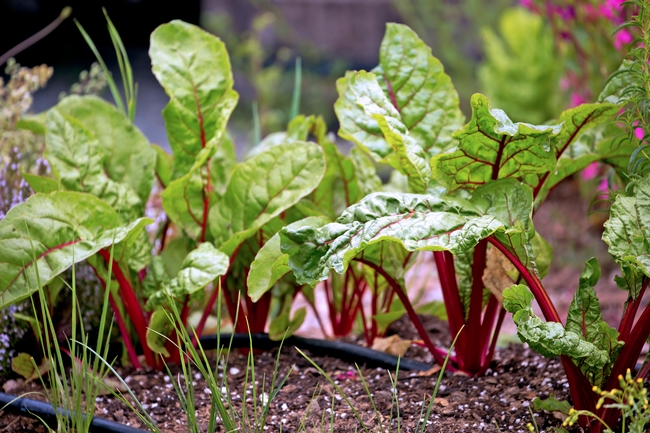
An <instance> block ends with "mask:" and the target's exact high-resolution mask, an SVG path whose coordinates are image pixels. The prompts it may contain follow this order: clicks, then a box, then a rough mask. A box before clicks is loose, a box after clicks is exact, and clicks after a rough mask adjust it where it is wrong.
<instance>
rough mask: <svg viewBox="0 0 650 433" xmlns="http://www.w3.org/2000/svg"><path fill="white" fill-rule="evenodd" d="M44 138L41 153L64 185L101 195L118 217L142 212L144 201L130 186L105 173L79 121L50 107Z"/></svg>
mask: <svg viewBox="0 0 650 433" xmlns="http://www.w3.org/2000/svg"><path fill="white" fill-rule="evenodd" d="M45 142H46V146H47V147H46V151H45V156H46V157H47V159H48V161H49V162H50V164H51V165H52V168H53V171H54V173H55V174H56V176H57V178H58V180H59V183H60V184H61V185H62V186H63V187H64V188H65V189H68V190H71V191H81V192H87V193H90V194H92V195H95V196H97V197H99V198H101V199H102V200H104V201H105V202H106V203H108V204H110V205H111V206H112V207H113V209H115V210H116V211H117V212H118V213H119V215H120V218H121V220H122V221H132V220H133V219H135V218H137V217H139V216H141V215H143V214H144V203H143V202H142V200H141V199H140V198H139V197H138V195H137V194H136V193H135V191H134V190H133V188H131V186H130V185H128V184H125V183H119V182H116V181H114V180H113V179H111V178H109V177H108V176H107V174H106V171H105V170H104V165H103V163H102V157H103V155H102V150H101V148H100V145H99V142H98V140H97V138H96V137H95V136H94V135H93V134H92V133H91V132H90V131H89V130H88V129H87V128H85V127H84V126H83V124H81V122H79V121H78V120H76V119H74V118H71V117H69V116H66V115H64V114H61V113H60V112H59V111H58V110H57V109H56V108H53V109H51V110H50V111H49V112H48V115H47V133H46V136H45ZM151 169H152V170H153V167H151Z"/></svg>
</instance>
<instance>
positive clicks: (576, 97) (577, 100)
mask: <svg viewBox="0 0 650 433" xmlns="http://www.w3.org/2000/svg"><path fill="white" fill-rule="evenodd" d="M585 102H587V101H586V100H585V98H583V97H582V95H581V94H580V93H577V92H573V93H572V94H571V108H573V107H577V106H578V105H580V104H584V103H585Z"/></svg>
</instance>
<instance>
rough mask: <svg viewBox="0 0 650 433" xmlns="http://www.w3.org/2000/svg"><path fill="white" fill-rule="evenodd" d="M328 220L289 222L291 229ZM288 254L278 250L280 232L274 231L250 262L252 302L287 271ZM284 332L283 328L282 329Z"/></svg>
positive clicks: (312, 225)
mask: <svg viewBox="0 0 650 433" xmlns="http://www.w3.org/2000/svg"><path fill="white" fill-rule="evenodd" d="M327 222H328V219H327V218H326V217H307V218H304V219H301V220H299V221H296V222H294V223H291V224H289V225H288V226H287V227H290V228H292V229H294V228H299V227H305V226H310V227H320V226H322V225H324V224H326V223H327ZM290 270H291V269H289V256H288V255H287V254H284V253H283V252H282V251H281V250H280V234H279V233H276V234H275V235H273V236H272V237H271V239H269V240H268V241H267V242H266V243H265V244H264V245H263V246H262V248H260V250H259V251H258V252H257V255H256V256H255V260H253V262H252V263H251V264H250V272H249V273H248V281H247V287H248V296H250V298H251V299H252V300H253V302H257V301H259V299H260V298H261V297H262V295H264V293H266V292H268V291H269V290H270V289H271V288H272V287H273V285H274V284H275V283H277V282H278V281H279V280H280V279H281V278H282V277H284V276H285V275H286V274H288V273H289V271H290ZM282 332H284V330H282Z"/></svg>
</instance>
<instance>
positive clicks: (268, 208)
mask: <svg viewBox="0 0 650 433" xmlns="http://www.w3.org/2000/svg"><path fill="white" fill-rule="evenodd" d="M324 172H325V160H324V157H323V152H322V151H321V149H320V147H318V146H317V145H315V144H311V143H305V142H295V143H291V144H286V145H279V146H274V147H272V148H270V149H268V150H267V151H265V152H263V153H261V154H259V155H257V156H255V157H253V158H251V159H248V160H246V161H244V162H242V163H240V164H238V165H237V166H235V168H234V170H233V172H232V176H231V178H230V183H229V184H228V188H227V189H226V193H225V194H224V196H223V197H222V199H221V200H220V201H219V202H218V203H217V204H216V205H215V206H213V207H212V208H211V209H210V215H209V222H210V230H211V231H212V235H213V237H214V239H215V245H217V246H219V249H220V250H221V251H223V252H225V253H226V254H228V255H231V254H232V253H233V251H234V250H235V249H236V248H237V246H238V245H240V244H241V243H242V242H243V241H244V240H245V239H247V238H248V237H250V236H251V235H253V234H254V233H255V232H256V231H257V230H259V229H260V228H261V227H262V226H263V225H264V224H266V223H267V222H269V221H270V220H272V219H273V218H275V217H276V216H278V215H280V214H281V213H282V212H283V211H285V210H286V209H288V208H290V207H291V206H293V205H294V204H295V203H297V202H298V201H299V200H300V199H301V198H302V197H304V196H306V195H307V194H309V193H311V192H312V191H313V190H314V188H316V186H317V185H318V184H319V182H320V180H321V178H322V177H323V173H324Z"/></svg>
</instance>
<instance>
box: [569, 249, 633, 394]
mask: <svg viewBox="0 0 650 433" xmlns="http://www.w3.org/2000/svg"><path fill="white" fill-rule="evenodd" d="M600 275H601V271H600V265H599V264H598V261H597V260H596V259H595V258H592V259H589V260H588V261H587V262H586V263H585V269H584V271H583V272H582V274H581V275H580V284H579V286H578V290H577V291H576V293H575V295H574V296H573V302H571V305H570V306H569V311H568V315H567V320H566V330H567V331H570V332H574V333H576V334H578V335H581V336H582V338H583V339H585V340H586V341H588V342H590V343H593V344H594V345H595V346H596V347H598V349H600V350H604V351H606V352H607V353H608V354H609V362H608V363H607V365H605V367H604V369H602V370H593V371H588V374H590V375H591V377H590V379H591V381H592V383H596V384H601V383H602V381H603V378H606V377H608V376H609V371H610V369H611V364H612V363H613V362H614V361H615V360H616V357H617V356H618V353H619V352H620V351H621V348H622V347H623V344H624V343H623V342H622V341H618V331H617V330H616V329H614V328H612V327H610V326H609V325H608V324H607V322H605V321H604V320H603V316H602V314H601V311H600V303H599V302H598V296H596V291H595V290H594V286H595V285H596V283H597V282H598V280H599V279H600ZM578 366H579V367H581V365H579V364H578Z"/></svg>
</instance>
